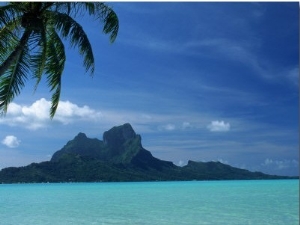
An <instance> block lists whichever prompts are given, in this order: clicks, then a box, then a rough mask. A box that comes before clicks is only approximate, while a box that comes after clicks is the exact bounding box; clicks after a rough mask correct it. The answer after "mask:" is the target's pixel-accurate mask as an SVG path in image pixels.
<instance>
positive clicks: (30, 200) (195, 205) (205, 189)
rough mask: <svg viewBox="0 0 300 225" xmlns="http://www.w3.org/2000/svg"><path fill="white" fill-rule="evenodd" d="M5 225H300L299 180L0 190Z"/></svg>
mask: <svg viewBox="0 0 300 225" xmlns="http://www.w3.org/2000/svg"><path fill="white" fill-rule="evenodd" d="M0 224H1V225H10V224H11V225H16V224H18V225H25V224H26V225H27V224H28V225H33V224H34V225H39V224H43V225H44V224H49V225H50V224H51V225H59V224H61V225H68V224H72V225H74V224H75V225H76V224H78V225H83V224H89V225H91V224H122V225H123V224H130V225H131V224H139V225H140V224H141V225H142V224H144V225H148V224H149V225H156V224H157V225H158V224H168V225H169V224H176V225H177V224H178V225H180V224H190V225H195V224H213V225H217V224H220V225H221V224H222V225H226V224H237V225H247V224H253V225H260V224H261V225H267V224H270V225H276V224H282V225H298V224H299V180H275V181H191V182H141V183H68V184H11V185H10V184H3V185H0Z"/></svg>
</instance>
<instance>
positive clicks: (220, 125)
mask: <svg viewBox="0 0 300 225" xmlns="http://www.w3.org/2000/svg"><path fill="white" fill-rule="evenodd" d="M207 129H209V130H210V131H211V132H225V131H229V130H230V124H229V123H225V122H224V121H218V120H215V121H211V123H210V124H209V125H208V126H207Z"/></svg>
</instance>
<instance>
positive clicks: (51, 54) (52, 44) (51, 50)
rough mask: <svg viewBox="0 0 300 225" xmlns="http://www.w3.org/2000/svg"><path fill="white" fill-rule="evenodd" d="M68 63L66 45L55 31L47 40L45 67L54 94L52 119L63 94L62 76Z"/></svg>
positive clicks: (51, 111) (51, 110)
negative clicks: (66, 62)
mask: <svg viewBox="0 0 300 225" xmlns="http://www.w3.org/2000/svg"><path fill="white" fill-rule="evenodd" d="M65 61H66V55H65V49H64V45H63V43H62V41H61V39H60V38H59V36H58V35H57V33H56V32H55V31H54V30H53V31H51V33H50V34H49V39H48V40H47V62H46V65H45V73H46V74H47V81H48V86H49V87H50V90H51V91H54V93H53V94H52V98H51V101H52V105H51V108H50V117H51V118H53V117H54V115H55V112H56V109H57V107H58V103H59V98H60V92H61V76H62V73H63V70H64V65H65Z"/></svg>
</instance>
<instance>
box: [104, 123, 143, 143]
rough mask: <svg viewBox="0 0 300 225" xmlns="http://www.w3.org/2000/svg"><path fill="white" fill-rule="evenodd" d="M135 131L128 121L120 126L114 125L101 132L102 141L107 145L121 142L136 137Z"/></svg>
mask: <svg viewBox="0 0 300 225" xmlns="http://www.w3.org/2000/svg"><path fill="white" fill-rule="evenodd" d="M136 136H137V135H136V133H135V131H134V130H133V129H132V127H131V125H130V124H129V123H125V124H123V125H121V126H115V127H113V128H111V129H110V130H108V131H105V132H104V134H103V142H104V144H106V145H108V146H112V147H113V146H115V145H116V144H123V143H124V142H126V141H127V140H130V139H134V138H136Z"/></svg>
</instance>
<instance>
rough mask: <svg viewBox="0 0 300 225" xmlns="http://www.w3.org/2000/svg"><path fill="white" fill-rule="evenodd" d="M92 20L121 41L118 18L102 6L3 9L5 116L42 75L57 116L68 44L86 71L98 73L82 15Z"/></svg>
mask: <svg viewBox="0 0 300 225" xmlns="http://www.w3.org/2000/svg"><path fill="white" fill-rule="evenodd" d="M86 14H87V15H89V16H91V17H93V18H95V19H96V20H99V21H100V22H101V23H103V32H104V33H105V34H109V35H110V41H111V42H114V40H115V39H116V36H117V33H118V28H119V22H118V17H117V15H116V13H115V12H114V11H113V10H112V9H111V8H110V7H109V6H107V5H106V4H104V3H99V2H11V3H8V4H6V5H4V6H1V7H0V62H1V65H0V112H2V113H4V114H5V113H6V112H7V108H8V105H9V103H10V102H11V101H12V100H13V99H14V97H15V96H17V95H18V94H20V90H21V89H22V88H23V87H24V85H25V81H26V80H27V79H28V78H29V74H31V75H32V78H33V79H36V85H35V90H36V87H37V85H38V84H39V82H40V80H41V78H42V75H46V76H47V83H48V86H49V88H50V91H51V92H53V93H52V98H51V101H52V105H51V109H50V117H51V118H53V116H54V115H55V112H56V109H57V106H58V103H59V97H60V91H61V77H62V73H63V70H64V65H65V61H66V54H65V48H64V44H63V40H68V41H69V42H70V44H71V46H72V47H77V48H78V50H79V54H80V55H82V57H83V66H84V67H85V69H86V71H87V72H89V73H90V74H91V75H93V73H94V56H93V51H92V47H91V44H90V42H89V39H88V37H87V35H86V33H85V32H84V30H83V28H82V26H81V25H80V24H79V23H78V22H76V21H75V18H76V16H80V17H82V16H84V15H86Z"/></svg>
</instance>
